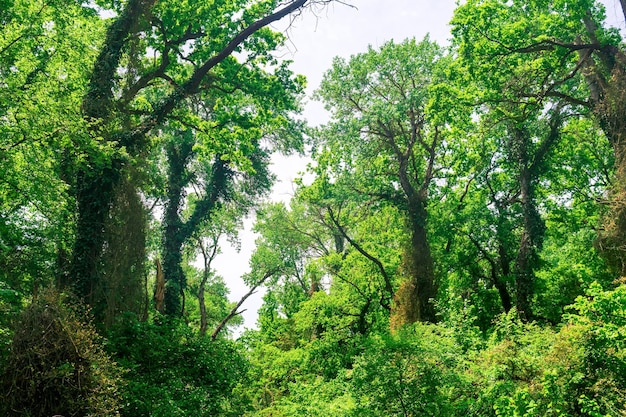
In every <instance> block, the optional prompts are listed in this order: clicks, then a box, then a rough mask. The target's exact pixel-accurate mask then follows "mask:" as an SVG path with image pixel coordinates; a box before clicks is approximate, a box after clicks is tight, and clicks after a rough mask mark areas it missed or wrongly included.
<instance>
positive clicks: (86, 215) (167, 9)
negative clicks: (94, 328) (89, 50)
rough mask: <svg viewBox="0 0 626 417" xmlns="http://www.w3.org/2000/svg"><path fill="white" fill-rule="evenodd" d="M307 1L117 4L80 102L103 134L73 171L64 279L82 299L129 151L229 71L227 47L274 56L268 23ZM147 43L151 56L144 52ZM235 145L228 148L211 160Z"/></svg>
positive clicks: (133, 0)
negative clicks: (70, 241) (73, 224)
mask: <svg viewBox="0 0 626 417" xmlns="http://www.w3.org/2000/svg"><path fill="white" fill-rule="evenodd" d="M309 3H317V2H315V1H313V2H311V1H308V0H297V1H290V2H287V3H282V2H278V1H268V2H261V3H257V2H248V1H220V2H218V4H215V3H211V4H207V3H205V2H201V1H190V2H182V3H181V2H156V1H155V0H129V1H128V2H126V3H124V4H123V5H121V6H120V7H121V8H120V9H119V10H118V11H117V16H116V17H114V18H113V19H112V22H111V24H110V25H109V27H108V30H107V34H106V37H105V39H104V42H103V45H102V47H101V48H100V52H99V55H98V57H97V58H96V60H95V63H94V66H93V70H92V73H91V76H90V78H89V84H88V87H87V92H86V94H85V96H84V98H83V103H82V113H83V116H84V120H85V121H86V122H87V123H88V126H89V129H88V136H89V137H90V138H91V139H94V140H96V139H98V138H100V139H101V140H100V142H102V143H104V145H105V146H104V148H105V150H106V152H102V151H98V152H96V151H92V152H89V153H87V155H86V157H85V158H86V161H85V163H83V164H81V165H80V166H79V169H78V173H77V175H76V178H77V183H76V191H75V194H76V199H77V207H78V218H77V231H76V242H75V244H74V249H73V252H72V262H71V268H70V273H69V278H68V283H69V284H71V285H72V286H73V287H74V289H75V290H76V292H77V293H78V294H79V295H80V296H81V297H82V298H84V299H85V300H86V301H88V302H90V301H92V299H93V295H94V289H95V288H96V286H97V283H98V280H99V278H98V273H97V266H98V263H99V261H100V259H101V255H102V249H103V247H104V240H105V238H104V232H103V227H104V223H105V219H106V218H107V216H108V214H109V209H110V206H111V203H112V198H113V193H114V189H115V187H116V185H117V184H118V183H119V179H120V173H121V171H122V168H123V167H124V166H125V165H126V164H127V163H128V160H129V157H130V158H132V157H134V156H137V155H139V153H140V151H141V150H143V149H145V147H146V143H147V142H146V138H147V135H149V134H150V133H151V132H153V130H154V129H155V128H156V127H158V126H161V125H163V124H164V123H165V122H166V121H167V120H168V119H171V118H172V117H174V118H175V116H176V114H177V112H179V111H180V108H181V106H182V105H184V104H185V103H186V102H187V100H188V99H189V98H190V97H192V96H195V95H197V94H198V93H200V92H202V91H205V90H206V89H207V88H209V87H210V86H212V85H214V81H215V79H216V78H217V79H221V78H222V77H221V75H223V74H224V73H226V74H228V71H225V70H224V67H223V65H224V63H225V62H232V61H233V60H234V58H233V57H232V54H233V52H238V53H239V55H240V56H241V57H242V59H244V60H245V59H248V60H251V59H259V57H260V58H262V59H265V60H267V63H268V65H273V64H275V63H276V61H275V59H274V58H272V57H271V55H270V53H269V51H270V50H272V49H273V47H274V46H276V43H277V38H276V36H274V34H273V32H272V31H271V30H269V29H268V28H267V25H269V24H270V23H272V22H275V21H277V20H279V19H281V18H283V17H285V16H287V15H289V14H291V13H293V12H296V11H298V10H301V9H303V8H304V7H306V6H308V4H309ZM319 3H327V1H319ZM116 4H117V3H116ZM149 50H150V51H153V52H154V53H152V54H151V55H152V56H153V57H154V58H153V59H152V60H145V59H142V58H143V57H146V56H148V55H147V51H149ZM137 58H139V59H137ZM183 62H188V63H190V64H191V66H190V67H189V69H186V70H184V69H181V66H182V63H183ZM120 73H125V74H126V75H127V76H126V77H120V76H119V74H120ZM230 75H232V74H230ZM216 76H217V77H216ZM157 91H158V94H156V92H157ZM151 93H152V94H151ZM183 107H184V106H183ZM237 152H238V150H237V149H230V150H229V152H228V153H227V154H223V155H222V156H221V157H220V158H218V165H219V164H220V162H219V160H221V161H224V160H226V159H229V158H231V157H232V156H233V155H235V154H236V153H237Z"/></svg>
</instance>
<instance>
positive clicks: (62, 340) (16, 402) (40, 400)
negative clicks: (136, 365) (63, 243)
mask: <svg viewBox="0 0 626 417" xmlns="http://www.w3.org/2000/svg"><path fill="white" fill-rule="evenodd" d="M77 307H78V308H77ZM78 310H79V306H78V305H75V306H74V307H69V306H68V304H67V297H64V296H61V295H59V294H58V293H57V292H55V291H53V290H47V291H45V292H44V293H42V294H41V295H40V296H39V297H38V298H37V299H36V300H34V301H33V303H32V304H31V305H30V306H29V307H28V308H26V309H25V310H24V311H23V313H22V315H21V316H20V318H19V320H18V321H17V324H16V328H15V332H14V335H13V338H12V341H11V349H10V353H9V360H8V363H7V366H6V368H5V369H4V372H3V373H2V378H1V381H0V384H1V387H2V391H3V392H4V393H5V399H4V400H3V401H2V402H1V403H2V404H0V411H3V414H2V415H6V416H9V417H10V416H20V417H30V416H32V417H39V416H51V415H56V414H61V415H64V416H66V417H74V416H76V417H84V416H94V417H95V416H98V417H105V416H116V415H118V412H117V409H118V387H119V385H120V381H121V380H120V376H119V375H120V371H119V369H118V368H117V367H116V366H115V364H114V363H113V362H112V361H111V359H110V358H109V357H108V356H107V355H106V354H105V353H104V351H103V350H102V348H101V346H100V344H99V343H100V338H99V337H98V335H97V333H96V332H95V330H94V328H93V326H92V325H91V324H90V323H89V321H88V320H87V315H86V314H85V313H78ZM3 406H4V410H1V407H3Z"/></svg>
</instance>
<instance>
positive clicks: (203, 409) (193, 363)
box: [108, 315, 247, 417]
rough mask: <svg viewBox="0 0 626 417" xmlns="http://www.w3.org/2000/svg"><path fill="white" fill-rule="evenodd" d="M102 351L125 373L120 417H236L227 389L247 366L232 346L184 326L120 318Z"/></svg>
mask: <svg viewBox="0 0 626 417" xmlns="http://www.w3.org/2000/svg"><path fill="white" fill-rule="evenodd" d="M108 349H109V350H110V352H111V353H112V354H113V355H114V356H115V357H116V359H117V360H118V362H119V364H120V365H121V366H123V367H125V368H126V369H128V370H129V372H128V373H127V374H126V384H125V388H124V392H123V398H124V404H125V405H124V408H123V409H122V410H121V414H122V416H129V417H131V416H132V417H143V416H145V417H148V416H150V417H176V416H181V417H182V416H196V417H202V416H207V417H208V416H228V415H232V416H239V415H241V413H240V412H239V410H238V405H237V404H236V399H234V398H233V396H232V391H233V388H234V387H235V386H236V384H237V383H239V382H241V381H242V380H243V379H245V376H246V374H247V361H246V360H245V358H244V357H243V355H241V353H240V352H239V351H238V349H237V348H236V345H235V344H234V343H232V342H228V341H222V340H217V341H214V342H212V341H211V340H210V339H208V338H205V337H199V336H197V335H196V334H194V332H193V330H192V329H191V328H189V326H187V325H186V324H185V323H182V322H177V321H171V322H159V319H157V322H154V323H150V322H140V321H138V320H137V319H136V318H135V317H134V316H132V315H126V316H123V317H122V319H121V320H119V321H118V323H117V324H116V325H115V326H114V327H113V328H112V330H111V333H110V337H109V345H108Z"/></svg>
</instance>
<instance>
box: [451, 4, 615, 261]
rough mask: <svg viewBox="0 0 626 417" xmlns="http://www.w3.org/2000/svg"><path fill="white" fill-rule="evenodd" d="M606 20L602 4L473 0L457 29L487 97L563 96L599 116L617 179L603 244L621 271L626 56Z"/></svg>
mask: <svg viewBox="0 0 626 417" xmlns="http://www.w3.org/2000/svg"><path fill="white" fill-rule="evenodd" d="M621 5H622V6H624V3H623V2H622V3H621ZM485 16H490V18H488V19H486V18H485ZM625 16H626V14H625ZM604 19H605V14H604V7H603V6H602V5H601V4H600V3H599V2H596V1H587V0H581V1H575V2H560V1H559V2H524V1H515V2H510V3H505V2H500V1H491V0H488V1H470V2H466V3H465V4H464V5H463V6H462V7H459V8H458V9H457V11H456V13H455V17H454V19H453V34H454V36H455V42H456V44H457V45H458V46H459V54H460V56H462V57H463V58H464V59H466V60H467V61H468V62H472V63H474V64H473V65H472V67H473V68H474V69H475V70H476V71H478V72H477V73H475V75H477V77H478V78H481V79H483V80H485V82H486V83H487V84H488V85H489V86H490V88H488V91H491V93H488V95H487V97H486V99H490V98H492V99H498V100H511V101H516V100H517V101H518V102H520V101H521V102H525V103H531V102H535V103H542V102H544V101H545V100H546V99H551V100H554V99H558V100H560V101H562V102H564V103H569V105H571V106H575V107H578V108H581V109H583V111H585V110H586V111H587V112H589V113H591V114H592V115H594V116H595V119H596V120H597V122H598V124H599V126H600V127H601V128H602V130H603V131H604V133H605V136H606V138H607V140H608V142H609V143H610V144H611V146H612V147H613V152H614V155H615V173H616V176H617V178H616V181H615V183H614V190H613V193H614V197H613V198H612V203H611V205H612V209H611V211H610V213H611V214H610V215H609V216H607V219H606V221H605V231H604V232H603V233H602V234H601V236H600V237H601V239H600V247H601V248H602V250H603V252H604V253H605V254H606V255H607V256H608V258H609V259H610V260H612V263H613V264H614V265H615V267H616V270H617V271H618V272H619V271H623V265H626V264H625V263H624V262H623V259H624V257H623V252H622V249H621V248H623V241H624V235H623V234H622V231H623V230H624V227H623V225H624V219H626V217H625V216H624V206H623V205H622V204H621V203H619V201H620V198H619V195H621V193H622V192H623V185H622V183H623V176H624V169H623V165H624V161H625V160H624V156H623V155H624V151H623V146H624V139H623V138H624V135H625V134H626V129H625V126H624V120H626V117H625V115H626V109H625V108H624V105H623V103H624V100H623V94H624V91H626V75H625V74H626V70H625V69H626V58H625V57H626V55H625V53H624V49H623V45H621V44H620V36H619V33H618V31H617V30H615V29H611V28H607V27H605V25H604ZM479 73H480V75H478V74H479ZM507 74H508V76H507ZM506 79H508V80H510V81H509V82H508V83H507V84H506V85H503V84H502V83H501V81H502V80H506ZM489 95H491V96H489Z"/></svg>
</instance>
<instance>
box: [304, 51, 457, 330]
mask: <svg viewBox="0 0 626 417" xmlns="http://www.w3.org/2000/svg"><path fill="white" fill-rule="evenodd" d="M442 56H443V51H442V50H441V49H440V48H439V47H438V46H437V45H436V44H435V43H433V42H431V41H430V40H428V39H425V40H423V41H421V42H416V41H414V40H407V41H405V42H403V43H401V44H394V43H387V44H385V45H384V46H383V47H382V48H381V49H380V50H379V51H377V50H374V49H370V50H369V51H368V52H366V53H362V54H358V55H355V56H353V57H352V58H351V59H350V61H348V62H346V61H345V60H343V59H340V58H336V59H335V61H334V62H333V67H332V69H331V70H329V71H328V72H327V73H326V75H325V76H324V79H323V81H322V83H321V87H320V89H319V91H318V93H317V94H318V96H319V97H320V98H321V99H322V100H323V101H324V103H325V105H326V107H327V108H328V109H329V110H330V111H331V115H332V122H331V123H329V124H328V125H326V126H325V127H323V128H322V129H321V130H320V131H319V134H318V135H317V140H318V143H319V146H320V150H321V152H320V153H319V154H318V156H316V159H317V162H318V166H319V168H321V169H322V170H323V169H327V170H328V171H329V173H328V176H329V177H330V178H333V177H341V176H345V178H344V179H343V181H345V182H346V183H349V182H351V183H352V184H353V185H352V188H353V190H354V192H355V193H358V194H361V196H362V198H363V199H365V200H367V199H370V200H372V199H376V200H381V201H385V202H386V203H387V204H392V205H395V206H396V207H398V209H400V210H401V211H402V212H403V213H404V214H405V218H406V225H407V228H408V230H410V243H409V244H408V247H407V249H406V257H405V271H406V277H407V279H406V280H405V281H404V283H403V284H402V285H401V288H400V289H399V290H398V291H397V292H396V294H395V299H396V310H395V317H396V321H397V322H398V324H403V323H412V322H415V321H435V319H436V316H435V309H434V304H433V300H434V298H435V296H436V292H437V290H436V284H435V273H434V264H433V259H432V256H431V251H430V245H429V242H428V232H427V230H428V227H427V218H428V216H427V210H426V206H427V204H428V200H429V199H428V195H429V188H430V187H431V185H432V183H433V179H434V178H435V177H436V175H437V171H438V169H439V168H440V166H438V164H437V160H438V158H439V157H440V156H441V154H442V151H443V147H444V145H445V136H446V124H445V122H444V121H443V120H441V119H439V118H437V116H436V115H435V113H434V112H433V111H432V100H433V98H434V96H433V94H432V87H433V86H434V85H435V84H436V83H437V81H438V77H439V75H440V74H438V73H437V71H436V66H437V61H438V60H439V59H441V57H442ZM348 178H350V180H348Z"/></svg>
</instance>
